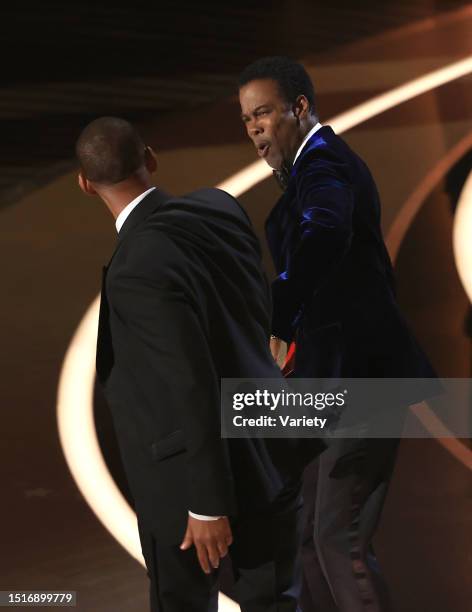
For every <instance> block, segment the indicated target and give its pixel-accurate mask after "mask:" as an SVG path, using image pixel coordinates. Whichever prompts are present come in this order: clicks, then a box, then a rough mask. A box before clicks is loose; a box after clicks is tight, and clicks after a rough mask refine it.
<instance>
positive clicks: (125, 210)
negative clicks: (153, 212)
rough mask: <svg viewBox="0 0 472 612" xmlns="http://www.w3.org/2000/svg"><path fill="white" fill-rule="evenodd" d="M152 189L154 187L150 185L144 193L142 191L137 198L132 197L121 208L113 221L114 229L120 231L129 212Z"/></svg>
mask: <svg viewBox="0 0 472 612" xmlns="http://www.w3.org/2000/svg"><path fill="white" fill-rule="evenodd" d="M154 189H155V187H150V188H149V189H147V190H146V191H145V192H144V193H142V194H141V195H138V197H137V198H134V200H132V201H131V202H130V203H129V204H127V205H126V206H125V207H124V208H123V210H122V211H121V212H120V214H119V215H118V216H117V218H116V221H115V226H116V231H117V232H118V233H119V232H120V229H121V228H122V227H123V224H124V222H125V221H126V219H127V218H128V217H129V216H130V214H131V212H132V211H133V210H134V209H135V208H136V206H137V205H138V204H139V203H140V202H141V200H144V198H145V197H146V196H147V194H148V193H151V191H153V190H154Z"/></svg>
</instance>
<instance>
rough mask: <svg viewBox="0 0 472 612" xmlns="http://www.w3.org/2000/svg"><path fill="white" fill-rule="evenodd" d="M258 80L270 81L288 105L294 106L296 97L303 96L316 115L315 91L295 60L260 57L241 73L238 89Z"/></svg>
mask: <svg viewBox="0 0 472 612" xmlns="http://www.w3.org/2000/svg"><path fill="white" fill-rule="evenodd" d="M258 79H272V80H273V81H275V82H276V83H277V84H278V86H279V89H280V93H281V95H282V96H283V97H284V98H285V100H286V101H287V102H288V103H289V104H294V103H295V101H296V99H297V98H298V96H302V95H303V96H305V97H306V99H307V100H308V103H309V105H310V111H311V112H312V113H313V114H316V107H315V90H314V87H313V83H312V82H311V79H310V76H309V74H308V73H307V71H306V70H305V68H304V67H303V66H302V65H301V64H299V63H298V62H296V61H295V60H293V59H291V58H289V57H285V56H283V55H274V56H270V57H262V58H260V59H258V60H256V61H255V62H253V63H252V64H249V66H246V68H245V69H244V70H243V71H242V72H241V74H240V76H239V88H241V87H243V85H246V84H247V83H250V82H251V81H255V80H258Z"/></svg>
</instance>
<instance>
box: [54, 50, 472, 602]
mask: <svg viewBox="0 0 472 612" xmlns="http://www.w3.org/2000/svg"><path fill="white" fill-rule="evenodd" d="M470 72H472V56H471V57H468V58H466V59H464V60H462V61H460V62H455V63H453V64H450V65H449V66H446V67H445V68H441V69H440V70H437V71H434V72H430V73H429V74H427V75H425V76H424V77H421V78H419V79H414V80H413V81H410V82H409V83H407V84H406V85H403V86H400V87H397V88H395V89H393V90H391V91H390V92H387V93H385V94H382V95H380V96H377V97H375V98H373V99H372V100H370V101H369V102H366V103H364V104H360V105H359V106H357V107H355V108H354V109H352V110H351V111H348V112H346V113H342V114H341V115H338V116H337V117H335V118H334V119H332V120H331V121H330V122H329V123H330V124H331V125H332V126H333V127H334V128H335V130H336V131H337V132H338V133H342V132H343V131H346V130H347V129H349V128H352V127H354V126H356V125H359V124H360V123H362V122H363V121H366V120H367V119H370V118H371V117H373V116H375V115H378V114H380V113H382V112H384V111H386V110H388V109H389V108H392V107H393V106H396V105H398V104H401V103H402V102H405V101H406V100H409V99H411V98H413V97H415V96H418V95H420V94H422V93H425V92H426V91H429V90H431V89H434V88H435V87H439V86H440V85H444V84H445V83H448V82H450V81H453V80H455V79H457V78H460V77H462V76H465V75H466V74H469V73H470ZM270 175H271V169H270V168H269V167H268V166H267V165H266V164H265V163H264V162H262V161H257V162H255V163H253V164H251V165H250V166H248V167H246V168H245V169H243V170H242V171H241V172H238V173H237V174H235V175H233V176H232V177H230V178H229V179H227V180H226V181H223V182H222V183H220V184H219V185H218V187H220V189H225V190H226V191H228V192H229V193H231V194H233V195H234V196H236V197H237V196H239V195H241V194H242V193H244V192H246V191H248V190H249V189H251V188H252V187H254V185H256V184H257V183H259V182H260V181H262V180H264V179H265V178H267V177H269V176H270ZM97 319H98V298H97V299H96V300H95V302H94V303H93V304H92V306H90V308H89V309H88V310H87V313H86V314H85V316H84V318H83V319H82V321H81V323H80V325H79V327H78V328H77V331H76V333H75V334H74V337H73V338H72V340H71V343H70V345H69V348H68V350H67V354H66V357H65V360H64V364H63V367H62V370H61V374H60V380H59V389H58V398H57V421H58V428H59V437H60V441H61V445H62V449H63V452H64V455H65V458H66V461H67V464H68V466H69V469H70V471H71V473H72V475H73V477H74V479H75V480H76V482H77V485H78V487H79V489H80V491H81V493H82V494H83V495H84V497H85V499H86V501H87V503H88V504H89V506H90V507H91V508H92V510H93V511H94V513H95V514H96V516H97V517H98V519H99V520H100V521H101V522H102V524H103V525H104V527H105V528H106V529H107V530H108V531H109V532H110V533H111V535H112V536H113V537H114V538H115V539H116V540H117V541H118V542H119V543H120V544H121V545H122V546H123V547H124V548H125V550H127V551H128V552H129V553H130V554H131V555H132V556H133V557H134V558H135V559H137V560H138V561H140V562H141V563H142V564H143V565H144V561H143V558H142V556H141V552H140V544H139V535H138V530H137V525H136V517H135V515H134V513H133V511H132V510H131V508H130V507H129V505H128V504H127V502H126V500H125V499H124V498H123V496H122V495H121V493H120V491H119V490H118V488H117V486H116V484H115V483H114V481H113V479H112V477H111V475H110V473H109V471H108V469H107V466H106V464H105V462H104V460H103V457H102V454H101V451H100V447H99V444H98V440H97V436H96V433H95V424H94V419H93V385H94V362H95V346H96V333H97ZM79 381H80V382H79ZM219 601H220V609H221V612H235V611H236V610H239V606H238V605H237V604H236V603H235V602H234V601H232V600H231V599H229V598H228V597H226V596H225V595H223V594H222V593H220V596H219Z"/></svg>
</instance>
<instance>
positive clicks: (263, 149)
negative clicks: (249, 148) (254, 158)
mask: <svg viewBox="0 0 472 612" xmlns="http://www.w3.org/2000/svg"><path fill="white" fill-rule="evenodd" d="M269 149H270V145H269V144H268V143H266V142H265V143H261V144H260V145H258V146H257V154H258V155H259V157H262V158H264V157H267V154H268V152H269Z"/></svg>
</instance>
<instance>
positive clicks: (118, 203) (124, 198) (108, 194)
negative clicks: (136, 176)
mask: <svg viewBox="0 0 472 612" xmlns="http://www.w3.org/2000/svg"><path fill="white" fill-rule="evenodd" d="M151 187H153V184H152V183H151V180H150V179H149V180H147V179H146V180H144V179H141V180H132V181H131V180H129V181H123V182H122V183H120V184H119V185H114V186H113V187H110V188H108V189H106V190H103V192H102V193H101V194H100V195H101V197H102V200H103V201H104V202H105V204H106V206H107V208H108V210H109V211H110V212H111V214H112V215H113V217H114V219H116V218H117V217H118V215H119V214H120V213H121V212H122V211H123V210H124V209H125V208H126V207H127V206H128V204H129V203H130V202H132V201H133V200H134V199H135V198H137V197H139V196H140V195H141V194H142V193H144V192H145V191H147V190H148V189H150V188H151Z"/></svg>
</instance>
